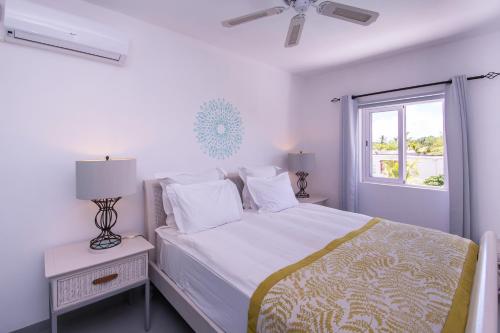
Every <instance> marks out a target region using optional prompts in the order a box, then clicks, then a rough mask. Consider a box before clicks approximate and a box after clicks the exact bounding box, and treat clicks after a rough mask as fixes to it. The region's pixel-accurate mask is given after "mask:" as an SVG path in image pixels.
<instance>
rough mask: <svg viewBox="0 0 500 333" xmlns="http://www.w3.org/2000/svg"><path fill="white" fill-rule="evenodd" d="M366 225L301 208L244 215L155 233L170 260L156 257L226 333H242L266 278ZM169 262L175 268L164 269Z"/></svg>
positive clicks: (348, 216) (336, 213)
mask: <svg viewBox="0 0 500 333" xmlns="http://www.w3.org/2000/svg"><path fill="white" fill-rule="evenodd" d="M369 220H370V217H368V216H365V215H360V214H353V213H349V212H344V211H340V210H336V209H333V208H328V207H323V206H319V205H312V204H300V205H299V206H297V207H294V208H290V209H287V210H284V211H282V212H278V213H257V212H255V211H250V212H249V211H246V212H244V213H243V219H242V220H241V221H238V222H233V223H228V224H225V225H222V226H219V227H216V228H213V229H209V230H205V231H201V232H198V233H194V234H181V233H179V232H178V231H177V230H175V229H172V228H168V227H160V228H158V229H157V233H158V235H159V236H160V237H161V238H162V239H163V240H164V241H165V243H166V244H169V246H170V247H169V248H170V256H166V255H165V254H163V253H162V255H161V256H160V257H163V258H161V261H162V262H163V264H162V267H165V266H169V267H170V271H171V272H172V274H169V272H167V274H169V275H175V276H173V279H174V281H176V282H178V284H181V288H182V289H184V290H185V291H186V293H187V294H189V295H190V296H191V297H192V298H193V300H194V301H195V303H197V304H198V305H199V306H200V307H201V308H202V310H203V311H204V312H205V313H206V314H207V315H208V316H209V317H210V318H212V320H214V321H215V322H216V323H217V324H218V325H219V326H220V327H221V328H223V329H224V330H225V331H227V332H245V331H246V320H247V312H246V311H248V303H249V300H250V297H251V296H252V294H253V292H254V291H255V289H256V288H257V286H258V285H259V284H260V283H261V282H262V281H264V280H265V279H266V277H268V276H269V275H270V274H272V273H274V272H276V271H277V270H279V269H281V268H283V267H286V266H288V265H290V264H292V263H295V262H297V261H299V260H301V259H303V258H304V257H306V256H308V255H310V254H311V253H313V252H315V251H318V250H320V249H321V248H323V247H324V246H326V245H327V244H328V243H329V242H331V241H332V240H334V239H337V238H340V237H342V236H344V235H345V234H347V233H349V232H350V231H353V230H355V229H358V228H360V227H362V226H363V225H364V224H365V223H367V222H368V221H369ZM179 250H181V251H179ZM176 252H178V253H187V254H188V255H189V257H190V258H188V260H184V261H185V262H184V263H182V262H180V261H179V256H176V258H177V259H174V257H173V255H174V254H175V253H176ZM169 257H170V258H172V260H173V261H174V260H176V261H178V262H177V263H173V262H172V263H168V258H169ZM188 262H191V263H188ZM193 263H197V264H198V266H201V267H194V265H193ZM200 264H201V265H200ZM172 267H174V268H175V269H172ZM210 274H212V275H213V276H209V275H210ZM221 281H222V282H223V283H221ZM210 283H212V284H213V285H209V284H210ZM222 284H224V285H226V286H227V287H224V286H223V285H222ZM225 288H226V289H227V290H221V289H225ZM190 289H192V290H190ZM229 289H231V290H229ZM235 290H236V292H235ZM238 291H239V292H238ZM224 295H227V296H224ZM230 298H234V299H230ZM238 298H239V299H238ZM242 298H243V299H242ZM233 303H234V304H233ZM245 306H246V308H245ZM245 310H246V311H245ZM228 312H233V313H232V314H231V313H228Z"/></svg>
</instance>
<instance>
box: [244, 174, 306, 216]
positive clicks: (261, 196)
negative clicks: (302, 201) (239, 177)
mask: <svg viewBox="0 0 500 333" xmlns="http://www.w3.org/2000/svg"><path fill="white" fill-rule="evenodd" d="M247 185H248V191H249V192H250V195H251V196H252V198H253V200H254V202H255V204H256V205H257V207H258V208H259V211H264V212H273V213H274V212H279V211H282V210H284V209H287V208H291V207H295V206H297V205H298V204H299V201H298V200H297V198H295V194H294V193H293V189H292V183H291V182H290V176H289V175H288V173H286V172H284V173H282V174H279V175H277V176H274V177H269V178H256V177H247Z"/></svg>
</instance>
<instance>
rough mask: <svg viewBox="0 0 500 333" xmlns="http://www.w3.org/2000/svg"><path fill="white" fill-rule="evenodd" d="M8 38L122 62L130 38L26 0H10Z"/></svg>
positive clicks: (24, 43) (89, 56) (6, 16)
mask: <svg viewBox="0 0 500 333" xmlns="http://www.w3.org/2000/svg"><path fill="white" fill-rule="evenodd" d="M4 26H5V29H6V37H5V40H6V41H7V42H12V43H16V44H23V45H28V46H35V47H39V48H44V49H50V50H56V51H59V52H63V53H70V54H75V55H79V56H83V57H86V58H92V59H95V60H100V61H105V62H111V63H115V64H123V62H124V61H125V58H126V57H127V53H128V48H129V41H128V39H127V37H126V36H124V35H122V34H121V33H119V32H116V31H114V30H112V29H110V28H109V27H107V26H105V25H102V24H99V23H96V22H93V21H90V20H87V19H84V18H81V17H78V16H75V15H70V14H67V13H64V12H60V11H57V10H54V9H52V8H48V7H44V6H41V5H38V4H35V3H32V2H29V1H25V0H7V3H6V4H5V11H4Z"/></svg>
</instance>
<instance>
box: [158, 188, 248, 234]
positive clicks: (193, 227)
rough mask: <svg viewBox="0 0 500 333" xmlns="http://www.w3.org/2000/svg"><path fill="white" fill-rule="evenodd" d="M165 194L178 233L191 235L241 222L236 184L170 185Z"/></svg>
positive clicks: (239, 201) (240, 207)
mask: <svg viewBox="0 0 500 333" xmlns="http://www.w3.org/2000/svg"><path fill="white" fill-rule="evenodd" d="M167 194H168V197H169V199H170V202H171V204H172V208H173V211H174V216H175V222H176V224H177V228H178V229H179V231H180V232H181V233H186V234H188V233H193V232H198V231H202V230H206V229H209V228H214V227H217V226H219V225H222V224H226V223H229V222H234V221H239V220H241V215H242V214H243V208H242V206H241V198H240V194H239V193H238V189H237V188H236V185H235V184H234V183H233V182H232V181H230V180H228V179H226V180H219V181H215V182H208V183H199V184H191V185H181V184H172V185H168V186H167Z"/></svg>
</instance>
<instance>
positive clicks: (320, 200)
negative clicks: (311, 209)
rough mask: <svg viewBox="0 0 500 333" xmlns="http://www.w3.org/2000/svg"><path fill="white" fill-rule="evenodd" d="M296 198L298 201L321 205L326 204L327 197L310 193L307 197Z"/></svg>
mask: <svg viewBox="0 0 500 333" xmlns="http://www.w3.org/2000/svg"><path fill="white" fill-rule="evenodd" d="M297 200H299V202H300V203H312V204H317V205H321V206H326V201H327V200H328V197H325V196H322V195H316V194H311V196H310V197H309V198H298V199H297Z"/></svg>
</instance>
